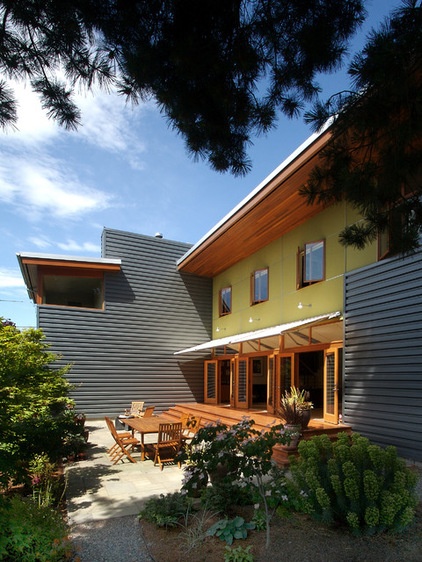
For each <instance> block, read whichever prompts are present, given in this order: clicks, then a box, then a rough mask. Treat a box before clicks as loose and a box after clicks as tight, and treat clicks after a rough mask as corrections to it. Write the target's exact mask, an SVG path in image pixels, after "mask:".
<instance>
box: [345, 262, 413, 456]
mask: <svg viewBox="0 0 422 562" xmlns="http://www.w3.org/2000/svg"><path fill="white" fill-rule="evenodd" d="M421 273H422V253H421V252H418V253H416V254H414V255H412V256H408V257H405V258H402V257H399V258H396V259H391V260H386V261H381V262H379V263H377V264H373V265H372V266H369V267H367V268H363V269H360V270H356V271H353V272H351V273H348V274H347V275H346V276H345V318H344V323H345V324H344V325H345V340H344V387H343V390H344V396H343V416H344V420H345V422H347V423H350V424H351V425H352V427H353V429H354V430H355V431H358V432H360V433H362V434H363V435H366V436H367V437H369V438H370V439H372V440H373V441H374V442H375V443H379V444H380V445H383V446H386V445H395V446H396V447H397V449H398V451H399V453H400V454H401V455H402V456H404V457H407V458H412V459H415V460H418V461H422V408H421V405H422V275H421Z"/></svg>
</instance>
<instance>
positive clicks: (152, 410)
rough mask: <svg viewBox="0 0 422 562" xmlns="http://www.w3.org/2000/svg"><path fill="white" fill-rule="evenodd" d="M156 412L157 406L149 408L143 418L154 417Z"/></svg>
mask: <svg viewBox="0 0 422 562" xmlns="http://www.w3.org/2000/svg"><path fill="white" fill-rule="evenodd" d="M154 410H155V406H147V407H146V408H145V410H144V413H143V416H142V417H143V418H150V417H151V416H152V414H153V413H154Z"/></svg>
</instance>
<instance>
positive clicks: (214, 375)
mask: <svg viewBox="0 0 422 562" xmlns="http://www.w3.org/2000/svg"><path fill="white" fill-rule="evenodd" d="M218 394H219V389H218V361H205V363H204V402H205V404H217V403H218Z"/></svg>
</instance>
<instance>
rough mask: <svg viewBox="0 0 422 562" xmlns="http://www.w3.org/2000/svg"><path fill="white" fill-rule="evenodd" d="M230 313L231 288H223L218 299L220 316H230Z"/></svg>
mask: <svg viewBox="0 0 422 562" xmlns="http://www.w3.org/2000/svg"><path fill="white" fill-rule="evenodd" d="M231 311H232V288H231V287H224V289H221V290H220V299H219V313H220V316H225V315H226V314H231Z"/></svg>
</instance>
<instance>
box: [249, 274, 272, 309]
mask: <svg viewBox="0 0 422 562" xmlns="http://www.w3.org/2000/svg"><path fill="white" fill-rule="evenodd" d="M251 297H252V298H251V303H252V304H258V303H260V302H264V301H267V300H268V268H265V269H257V270H256V271H254V272H253V273H252V276H251Z"/></svg>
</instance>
